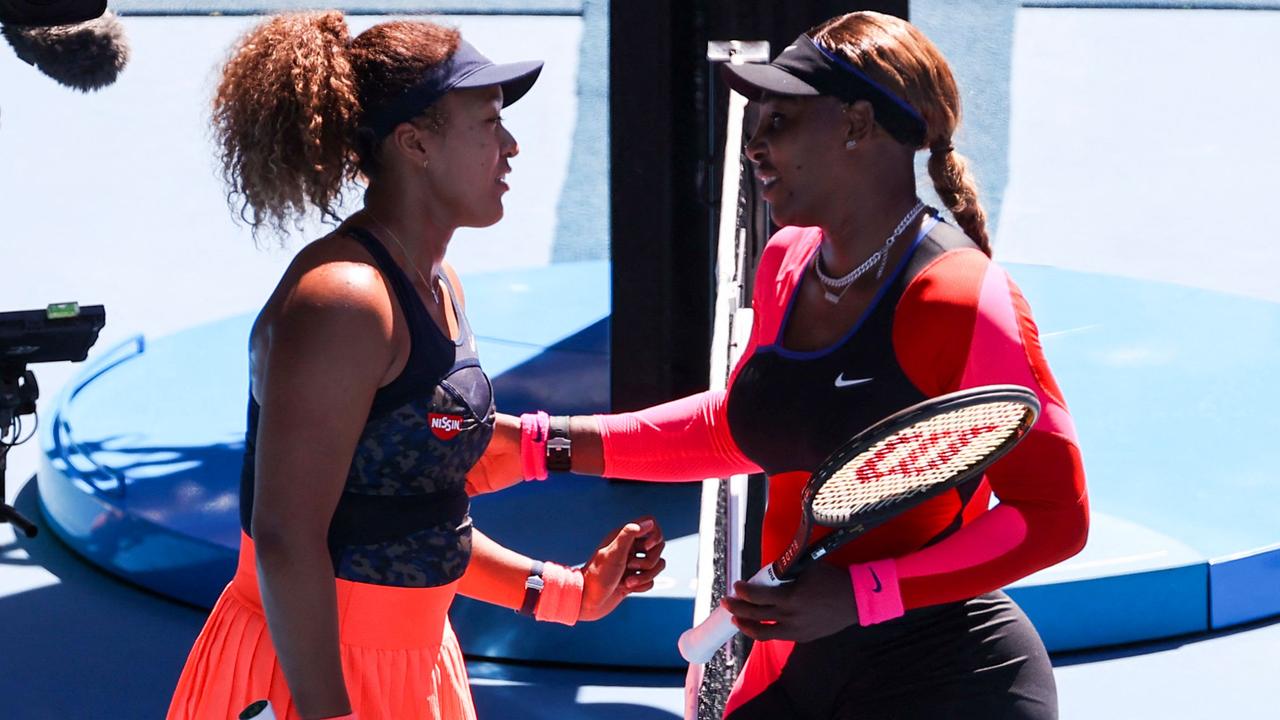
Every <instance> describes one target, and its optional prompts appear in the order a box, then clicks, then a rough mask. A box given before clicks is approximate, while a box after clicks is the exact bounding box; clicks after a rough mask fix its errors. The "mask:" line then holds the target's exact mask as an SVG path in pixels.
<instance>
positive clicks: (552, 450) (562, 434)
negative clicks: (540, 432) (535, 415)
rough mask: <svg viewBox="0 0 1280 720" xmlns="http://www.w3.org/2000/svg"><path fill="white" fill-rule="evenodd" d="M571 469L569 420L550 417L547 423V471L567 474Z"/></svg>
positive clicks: (571, 449) (562, 417) (571, 442)
mask: <svg viewBox="0 0 1280 720" xmlns="http://www.w3.org/2000/svg"><path fill="white" fill-rule="evenodd" d="M572 467H573V440H571V439H570V438H569V418H568V416H566V415H552V416H551V419H550V421H549V422H548V423H547V470H550V471H551V472H569V470H570V469H571V468H572Z"/></svg>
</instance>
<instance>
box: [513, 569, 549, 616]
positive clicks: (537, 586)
mask: <svg viewBox="0 0 1280 720" xmlns="http://www.w3.org/2000/svg"><path fill="white" fill-rule="evenodd" d="M542 587H543V580H542V561H541V560H534V561H533V566H532V567H530V568H529V577H527V578H525V581H524V601H523V602H521V603H520V609H519V610H517V611H516V612H518V613H520V614H521V615H527V616H529V617H533V614H534V612H535V611H536V610H537V609H538V599H539V598H541V597H542Z"/></svg>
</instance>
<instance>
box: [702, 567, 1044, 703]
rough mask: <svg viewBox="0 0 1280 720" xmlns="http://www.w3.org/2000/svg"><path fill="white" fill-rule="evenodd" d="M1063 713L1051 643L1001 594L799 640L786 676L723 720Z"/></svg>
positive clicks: (782, 674) (783, 671) (786, 670)
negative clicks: (1049, 649)
mask: <svg viewBox="0 0 1280 720" xmlns="http://www.w3.org/2000/svg"><path fill="white" fill-rule="evenodd" d="M744 689H745V688H744ZM1057 717H1058V694H1057V688H1056V686H1055V685H1054V681H1053V667H1052V666H1051V665H1050V663H1049V654H1048V653H1047V652H1046V651H1045V648H1044V643H1042V642H1041V641H1040V636H1039V635H1038V634H1037V633H1036V630H1035V628H1034V627H1032V625H1031V621H1030V620H1028V619H1027V616H1026V615H1024V614H1023V612H1022V610H1021V609H1020V608H1019V607H1018V606H1017V605H1016V604H1015V603H1014V602H1013V600H1011V599H1010V598H1009V596H1008V595H1005V594H1004V593H1002V592H994V593H989V594H987V595H982V596H980V597H976V598H974V599H972V600H967V601H964V602H957V603H949V604H946V605H937V606H934V607H927V608H920V609H918V610H912V611H911V612H908V613H907V614H906V615H904V616H902V617H900V618H898V619H896V620H891V621H889V622H885V623H881V624H879V625H873V626H871V627H865V628H864V627H856V626H855V627H851V628H848V629H846V630H843V631H841V632H838V633H836V634H834V635H829V636H827V637H824V638H819V639H818V640H814V641H812V642H808V643H797V644H796V646H795V648H794V650H792V652H791V654H790V656H788V658H787V661H786V665H785V666H784V667H783V668H782V672H781V674H780V675H779V676H778V677H777V678H776V679H775V680H774V681H773V682H772V683H770V684H769V685H768V686H767V687H766V688H765V689H764V690H763V691H762V692H760V693H759V694H758V695H756V696H755V697H754V698H752V699H751V700H749V701H747V702H746V703H745V704H743V705H741V706H740V707H738V708H737V709H736V710H734V711H733V712H732V713H731V714H729V715H726V720H755V719H756V718H759V719H760V720H764V719H766V718H768V719H769V720H777V719H779V718H806V719H809V718H812V719H813V720H829V719H837V720H889V719H890V718H892V719H893V720H904V719H907V720H910V719H914V718H920V719H921V720H924V719H926V718H927V719H929V720H940V719H948V718H955V719H956V720H972V719H975V718H977V719H981V720H1003V719H1005V718H1009V719H1011V720H1056V718H1057Z"/></svg>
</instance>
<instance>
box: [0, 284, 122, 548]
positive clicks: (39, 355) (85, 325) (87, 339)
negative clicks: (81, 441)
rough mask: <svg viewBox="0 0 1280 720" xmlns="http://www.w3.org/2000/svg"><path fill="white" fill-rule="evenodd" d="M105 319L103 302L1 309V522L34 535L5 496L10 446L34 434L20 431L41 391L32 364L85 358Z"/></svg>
mask: <svg viewBox="0 0 1280 720" xmlns="http://www.w3.org/2000/svg"><path fill="white" fill-rule="evenodd" d="M106 322H107V313H106V310H105V309H103V307H102V306H101V305H88V306H85V307H81V306H80V305H79V304H78V303H60V304H56V305H50V306H49V307H47V308H46V309H44V310H20V311H17V312H5V313H0V523H3V522H9V523H13V525H14V526H15V527H17V528H19V529H21V530H22V531H23V532H24V533H26V535H27V537H35V534H36V526H35V525H34V524H32V522H31V521H30V520H27V519H26V518H24V517H22V515H20V514H18V511H16V510H14V509H13V508H12V507H10V506H9V505H7V504H5V502H4V499H5V495H4V489H5V486H4V474H5V467H6V458H7V457H8V454H9V448H10V447H12V446H14V445H18V444H20V443H22V442H25V441H26V440H28V439H30V435H28V436H27V437H26V438H21V437H19V435H20V434H21V418H22V416H23V415H34V414H35V412H36V399H38V398H39V397H40V386H39V385H38V384H36V376H35V373H34V372H32V371H31V370H28V369H27V365H30V364H34V363H42V362H58V361H64V360H69V361H71V362H79V361H81V360H84V359H85V357H86V356H87V355H88V354H89V348H91V347H93V344H94V343H95V342H97V340H98V331H99V330H101V329H102V326H103V325H105V324H106ZM11 430H12V432H13V437H12V438H9V434H10V431H11Z"/></svg>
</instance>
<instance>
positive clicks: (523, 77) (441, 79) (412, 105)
mask: <svg viewBox="0 0 1280 720" xmlns="http://www.w3.org/2000/svg"><path fill="white" fill-rule="evenodd" d="M541 72H542V61H541V60H529V61H526V62H516V63H504V64H502V65H497V64H495V63H494V62H493V61H492V60H490V59H489V58H487V57H485V56H484V55H481V54H480V51H479V50H476V49H475V48H474V47H472V46H471V44H470V43H468V42H467V41H466V40H461V41H459V42H458V49H457V50H455V51H454V53H453V54H452V55H450V56H449V57H448V59H446V60H444V61H443V62H441V63H439V64H437V65H434V66H432V67H431V68H430V69H428V70H427V72H426V73H425V74H424V75H423V77H422V79H421V80H420V81H418V83H417V84H416V85H414V86H413V87H411V88H409V89H408V90H406V91H404V93H403V94H402V95H400V97H398V98H396V99H395V100H392V101H391V102H388V103H387V104H386V105H384V106H382V107H379V108H373V109H372V110H371V111H370V112H368V113H367V114H366V116H365V122H364V124H365V126H367V127H368V128H369V129H371V130H373V132H374V133H375V134H376V135H377V137H378V139H379V140H381V139H382V138H384V137H386V136H388V135H390V134H391V131H392V130H394V129H395V128H396V126H397V125H399V124H400V123H402V122H408V121H409V120H412V119H413V118H415V117H417V116H419V115H421V114H422V113H423V112H424V111H425V110H426V109H427V108H429V107H431V106H432V105H434V104H435V103H436V101H437V100H439V99H440V98H442V97H444V96H445V94H446V93H448V92H450V91H452V90H464V89H467V88H482V87H493V86H495V85H497V86H501V87H502V106H503V107H506V106H507V105H510V104H511V103H513V102H515V101H516V100H519V99H520V98H521V97H523V96H524V94H525V93H527V92H529V88H531V87H533V83H534V82H535V81H536V80H537V79H538V74H539V73H541Z"/></svg>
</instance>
